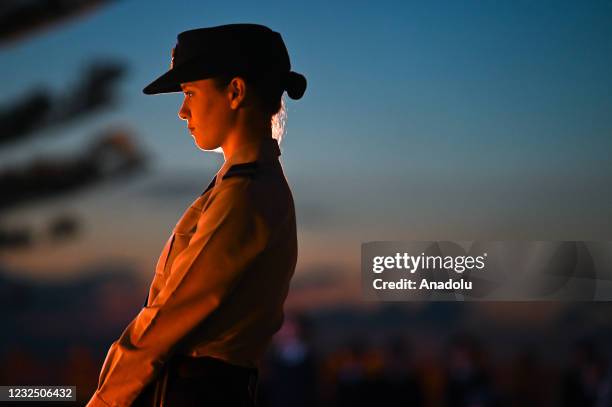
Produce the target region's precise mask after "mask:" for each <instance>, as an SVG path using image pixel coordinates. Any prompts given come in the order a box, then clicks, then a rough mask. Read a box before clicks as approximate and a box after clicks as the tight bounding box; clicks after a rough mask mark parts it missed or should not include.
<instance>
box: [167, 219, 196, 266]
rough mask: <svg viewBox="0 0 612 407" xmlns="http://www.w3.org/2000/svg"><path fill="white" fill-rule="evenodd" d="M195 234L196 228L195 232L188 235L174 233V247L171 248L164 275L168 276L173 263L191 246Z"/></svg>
mask: <svg viewBox="0 0 612 407" xmlns="http://www.w3.org/2000/svg"><path fill="white" fill-rule="evenodd" d="M194 234H195V228H194V230H193V231H190V232H187V233H181V232H174V238H173V241H172V245H171V246H170V252H169V253H168V259H167V260H166V264H165V266H164V272H163V273H164V275H168V273H170V270H172V263H173V262H174V260H175V259H176V257H177V256H178V255H179V254H180V253H181V252H182V251H183V250H185V249H186V248H187V246H189V242H190V241H191V238H192V237H193V235H194Z"/></svg>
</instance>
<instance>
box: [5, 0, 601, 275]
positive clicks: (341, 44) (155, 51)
mask: <svg viewBox="0 0 612 407" xmlns="http://www.w3.org/2000/svg"><path fill="white" fill-rule="evenodd" d="M169 4H170V3H168V2H149V1H136V0H135V1H123V2H114V3H110V4H109V5H107V6H103V7H101V8H100V9H98V10H96V11H93V12H91V13H90V14H86V15H83V16H81V17H79V18H76V19H73V20H70V21H68V22H66V23H64V24H62V25H58V26H55V27H52V28H49V29H47V30H45V31H42V32H40V33H39V34H37V35H33V36H31V37H28V38H27V39H25V40H22V41H20V42H17V43H15V44H12V45H11V46H9V47H4V48H0V78H2V84H3V92H2V94H0V106H2V107H5V106H8V105H9V104H10V103H11V101H13V100H15V99H19V98H20V97H24V96H25V95H26V94H27V93H28V92H32V91H35V90H36V89H37V88H39V87H45V88H48V89H52V90H54V91H57V92H61V91H62V89H66V88H67V87H69V86H70V85H71V84H74V83H75V81H76V80H77V78H78V73H79V72H81V70H82V69H83V68H84V67H85V66H86V64H87V63H88V62H90V61H92V60H96V59H97V60H100V59H101V60H105V59H118V60H121V61H124V62H125V63H126V64H127V66H128V69H129V71H128V75H127V77H126V78H125V79H124V80H123V81H122V82H121V86H120V95H121V101H120V104H118V105H117V106H116V107H115V108H112V109H109V110H106V111H104V112H103V113H101V114H97V115H94V116H91V117H90V118H88V119H83V120H80V121H78V122H75V123H73V124H70V125H68V126H63V127H61V128H59V129H52V130H48V133H49V134H48V135H45V137H40V138H37V139H36V140H33V141H32V142H29V143H27V144H25V145H19V146H16V147H15V148H11V149H7V150H5V151H2V152H1V153H0V162H1V163H2V164H1V165H2V166H4V165H16V164H18V163H23V162H26V161H28V159H29V158H30V157H32V156H36V155H40V154H51V155H54V154H61V153H64V152H69V151H78V150H80V149H82V148H83V147H84V146H86V145H87V143H88V141H90V140H91V138H92V136H93V135H94V134H95V133H96V131H97V130H100V129H104V128H107V127H108V126H112V125H116V124H121V125H124V126H127V127H128V128H130V129H132V130H133V131H134V132H135V134H136V135H137V142H138V144H139V145H140V146H141V147H142V148H143V149H144V150H145V151H146V152H147V153H148V155H149V157H150V167H149V170H148V172H147V173H146V174H144V175H142V176H138V177H133V178H130V179H127V180H125V181H124V182H121V183H118V184H113V185H107V186H103V187H101V188H96V189H92V190H89V191H85V192H79V193H78V194H75V195H72V196H71V197H70V199H58V200H55V201H52V202H50V203H47V204H44V205H41V206H37V205H33V206H28V207H25V208H19V209H17V210H15V211H13V212H11V213H9V214H8V215H7V217H6V218H5V219H4V220H5V221H6V222H14V223H19V222H24V221H27V222H28V223H30V224H33V225H38V224H43V223H44V221H45V219H48V216H49V215H50V214H54V213H58V212H61V211H66V210H67V211H72V212H74V213H76V214H78V215H79V216H81V217H82V219H83V220H84V231H83V233H82V235H81V238H80V239H78V240H77V241H74V242H73V243H66V244H62V245H59V246H57V245H53V244H43V245H41V246H39V247H37V248H36V249H34V250H24V251H20V250H17V251H14V252H11V253H5V254H4V256H3V261H4V264H8V265H9V266H11V267H13V268H14V269H15V270H19V272H21V273H30V274H32V275H35V276H38V277H41V278H46V277H52V276H55V277H62V278H63V277H66V276H68V275H72V274H75V273H78V272H80V270H82V266H83V265H85V264H88V263H92V262H96V261H100V260H101V259H108V258H121V259H125V260H126V261H131V262H134V263H135V264H137V265H138V267H139V269H140V270H142V274H143V276H150V275H151V273H152V271H153V267H154V265H155V263H156V261H157V257H158V256H159V253H160V251H161V249H162V248H163V245H164V243H165V241H166V239H167V238H168V237H169V234H170V232H171V230H172V228H173V227H174V225H175V223H176V222H177V221H178V219H179V217H180V215H181V214H182V212H183V210H184V209H185V208H186V207H187V206H188V205H189V204H190V203H191V202H192V201H193V200H194V199H195V198H196V197H197V196H198V195H199V194H200V192H201V191H202V190H203V188H204V187H205V186H206V185H208V183H209V181H210V179H211V178H212V176H213V175H214V173H215V172H216V170H217V169H218V168H219V167H220V165H221V164H222V157H221V156H219V155H217V154H214V153H207V152H202V151H200V150H198V149H197V148H196V146H195V145H194V144H193V139H192V138H191V136H190V135H189V133H188V132H187V130H186V127H185V123H184V122H183V121H181V120H179V119H178V117H177V111H178V108H179V106H180V103H181V99H182V95H180V94H173V95H156V96H146V95H144V94H142V88H143V87H144V86H145V85H146V84H148V83H149V82H150V81H152V80H153V79H155V78H156V77H157V76H158V75H160V74H161V73H163V72H165V71H166V70H167V69H168V67H169V63H170V50H171V49H172V47H173V46H174V44H175V41H176V36H177V34H178V33H179V32H181V31H184V30H188V29H192V28H198V27H204V26H213V25H220V24H227V23H237V22H254V23H260V24H264V25H267V26H269V27H270V28H272V29H274V30H275V31H278V32H280V33H281V34H282V36H283V39H284V41H285V43H286V45H287V48H288V50H289V54H290V57H291V63H292V69H293V70H294V71H297V72H300V73H302V74H304V75H305V76H306V78H307V80H308V88H307V89H306V93H305V95H304V97H303V98H302V99H301V100H298V101H294V100H291V99H288V98H287V99H286V101H287V109H288V119H287V127H286V136H285V139H284V140H283V143H282V145H281V149H282V156H281V159H282V164H283V168H284V169H285V174H286V176H287V179H288V181H289V183H290V185H291V187H292V190H293V194H294V199H295V202H296V210H297V216H298V234H299V250H300V255H299V256H300V257H299V260H298V267H297V276H298V277H299V278H303V279H307V278H308V276H309V275H311V276H312V275H315V276H316V275H322V274H325V273H327V274H333V273H338V274H342V275H343V276H345V277H346V278H347V281H351V282H357V280H358V279H359V260H360V245H361V243H362V242H367V241H374V240H478V239H486V240H610V239H609V237H610V232H611V231H612V228H611V226H612V192H611V188H610V187H609V186H610V185H611V184H612V183H611V181H612V161H611V160H610V153H611V152H612V114H610V112H611V110H612V76H611V75H610V72H612V24H611V20H612V4H611V3H610V2H603V1H593V2H566V1H554V2H553V1H541V2H530V1H512V2H504V3H502V2H485V1H473V2H469V3H466V2H451V1H433V2H418V3H417V2H411V1H405V2H385V1H378V2H375V3H373V2H344V3H343V2H307V3H304V2H295V3H289V2H265V3H262V2H257V3H254V2H231V3H219V2H217V3H209V2H202V1H177V2H172V6H173V7H172V8H171V7H170V6H169ZM169 188H170V189H169ZM169 190H170V191H171V192H168V191H169ZM321 270H325V271H324V272H322V271H321Z"/></svg>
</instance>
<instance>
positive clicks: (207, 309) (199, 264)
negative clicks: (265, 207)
mask: <svg viewBox="0 0 612 407" xmlns="http://www.w3.org/2000/svg"><path fill="white" fill-rule="evenodd" d="M228 181H230V180H228ZM250 182H251V180H250V179H244V178H235V179H232V180H231V182H228V184H230V185H228V186H225V187H222V189H220V191H219V192H218V193H217V194H216V196H215V197H214V200H213V201H211V202H210V205H209V206H208V207H207V208H206V210H205V211H204V212H203V213H202V215H201V216H200V218H199V220H198V224H197V228H196V231H195V233H194V235H193V237H192V238H191V240H190V242H189V244H188V246H187V247H186V248H185V249H184V250H183V251H182V252H180V253H179V254H178V256H177V257H176V259H175V260H174V262H173V263H172V266H171V270H170V274H169V276H168V279H167V281H166V284H165V286H164V287H163V288H162V289H161V290H160V292H159V294H158V295H157V296H156V297H155V300H154V301H153V303H152V304H151V305H150V306H147V307H144V308H143V309H142V310H141V311H140V313H139V314H138V315H137V316H136V318H135V319H134V320H133V321H132V322H131V323H130V324H129V325H128V327H127V328H126V329H125V331H124V332H123V333H122V335H121V337H120V338H119V339H118V340H117V341H115V342H114V343H113V344H112V345H111V347H110V349H109V351H108V354H107V356H106V360H105V361H104V364H103V366H102V371H101V373H100V379H99V383H98V388H97V390H96V392H95V393H94V395H93V397H92V398H91V400H90V402H89V404H88V406H128V405H130V404H131V403H132V402H133V401H134V400H135V399H136V397H137V396H138V395H139V393H140V392H141V391H142V390H143V388H144V387H145V386H146V385H147V384H149V383H150V382H151V381H152V380H153V379H154V378H155V377H156V375H157V373H158V372H159V369H160V368H161V367H162V366H163V364H164V362H165V361H166V360H167V359H168V357H169V356H170V355H171V353H172V351H173V349H174V348H175V347H176V345H177V344H178V343H179V341H181V340H182V339H184V338H185V337H187V336H188V335H189V333H190V332H192V331H193V330H194V329H195V328H196V327H198V325H199V324H201V323H202V322H203V321H204V320H205V319H206V318H207V317H208V316H209V315H210V314H211V313H212V312H213V311H214V310H215V309H216V308H217V307H219V305H220V304H221V303H222V302H223V301H224V299H225V298H227V296H228V294H229V293H230V292H231V291H232V289H233V287H235V285H236V284H237V282H238V281H239V280H240V277H241V275H243V273H244V272H245V271H246V270H247V269H248V268H249V265H250V264H251V263H252V262H253V261H254V260H255V258H256V257H257V256H258V254H259V253H261V252H262V251H263V249H264V248H265V247H266V245H267V242H268V240H269V228H268V226H267V225H266V223H265V222H264V219H263V217H262V216H261V215H260V214H259V213H258V212H257V210H256V209H255V206H254V205H253V199H252V197H251V195H250V194H249V189H248V186H249V183H250Z"/></svg>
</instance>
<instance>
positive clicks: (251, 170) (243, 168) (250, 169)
mask: <svg viewBox="0 0 612 407" xmlns="http://www.w3.org/2000/svg"><path fill="white" fill-rule="evenodd" d="M256 172H257V161H253V162H250V163H243V164H234V165H232V166H231V167H230V168H229V170H227V172H226V173H225V175H224V176H223V178H222V179H226V178H230V177H252V176H253V175H255V173H256Z"/></svg>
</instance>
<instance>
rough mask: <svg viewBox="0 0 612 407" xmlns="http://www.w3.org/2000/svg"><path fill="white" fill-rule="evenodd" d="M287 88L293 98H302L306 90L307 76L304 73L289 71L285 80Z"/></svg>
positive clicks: (288, 93)
mask: <svg viewBox="0 0 612 407" xmlns="http://www.w3.org/2000/svg"><path fill="white" fill-rule="evenodd" d="M285 90H286V91H287V95H289V97H290V98H291V99H296V100H297V99H300V98H301V97H302V96H303V95H304V92H305V91H306V78H305V77H304V75H302V74H299V73H297V72H293V71H289V72H288V73H287V78H286V80H285Z"/></svg>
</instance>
